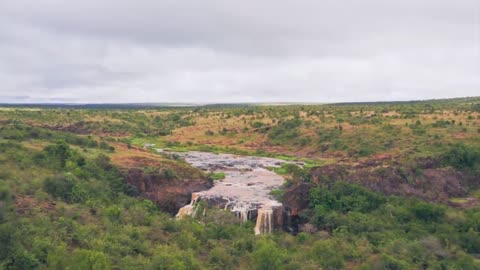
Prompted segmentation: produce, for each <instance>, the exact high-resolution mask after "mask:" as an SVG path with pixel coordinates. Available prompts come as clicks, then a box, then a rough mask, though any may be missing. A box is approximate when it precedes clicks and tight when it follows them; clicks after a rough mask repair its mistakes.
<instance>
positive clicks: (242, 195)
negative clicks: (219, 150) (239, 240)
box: [158, 149, 301, 234]
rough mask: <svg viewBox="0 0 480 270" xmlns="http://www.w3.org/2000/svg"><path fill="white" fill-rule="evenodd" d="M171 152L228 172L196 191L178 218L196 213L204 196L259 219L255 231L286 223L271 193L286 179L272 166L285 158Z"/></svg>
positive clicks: (201, 165) (204, 166)
mask: <svg viewBox="0 0 480 270" xmlns="http://www.w3.org/2000/svg"><path fill="white" fill-rule="evenodd" d="M158 151H159V152H164V151H163V150H160V149H159V150H158ZM169 153H170V154H172V155H173V154H175V155H178V156H180V157H181V158H183V159H185V161H186V162H188V163H190V164H191V165H193V166H195V167H197V168H200V169H202V170H204V171H210V172H223V173H225V179H223V180H219V181H215V183H214V186H213V187H212V188H211V189H208V190H205V191H201V192H196V193H193V194H192V200H191V203H190V204H188V205H186V206H184V207H182V208H181V209H180V210H179V212H178V214H177V218H182V217H183V216H185V215H195V214H196V213H195V204H196V203H197V202H198V201H200V200H203V201H206V202H207V203H208V204H209V205H214V206H217V207H221V208H224V209H225V210H230V211H232V212H234V213H235V214H236V215H237V216H238V217H239V218H240V219H241V220H242V221H247V220H252V221H254V222H256V226H255V233H256V234H262V233H270V232H272V231H273V230H275V229H276V228H278V227H281V226H283V225H284V220H285V214H284V209H283V206H282V204H281V203H280V202H278V201H277V200H275V199H274V198H273V197H272V196H271V195H270V192H271V191H272V190H273V189H276V188H279V187H280V186H281V185H282V184H283V181H284V179H283V177H282V176H280V175H278V174H276V173H275V172H273V171H271V170H269V168H272V167H280V166H281V165H282V163H284V162H286V161H283V160H279V159H274V158H267V157H254V156H238V155H231V154H214V153H206V152H197V151H191V152H185V153H181V152H175V153H173V152H169ZM300 165H301V164H300Z"/></svg>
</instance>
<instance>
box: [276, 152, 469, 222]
mask: <svg viewBox="0 0 480 270" xmlns="http://www.w3.org/2000/svg"><path fill="white" fill-rule="evenodd" d="M311 176H312V177H311V179H312V183H299V184H297V185H295V186H293V187H290V188H289V189H288V190H287V191H286V192H285V194H284V197H283V204H284V205H285V207H286V208H287V209H288V210H289V211H290V213H291V214H292V216H296V215H298V212H299V211H301V210H303V209H306V208H307V207H308V204H309V201H308V198H309V193H310V189H311V188H312V187H314V186H315V185H318V184H320V185H325V186H326V187H328V186H329V183H331V182H333V181H347V182H351V183H357V184H359V185H362V186H364V187H366V188H369V189H371V190H373V191H377V192H380V193H383V194H386V195H398V196H406V197H417V198H421V199H424V200H427V201H433V202H440V203H450V202H449V198H452V197H461V196H465V195H466V193H467V187H468V184H467V178H468V177H471V176H468V175H465V173H463V172H461V171H458V170H455V169H453V168H450V167H447V168H442V167H441V165H440V163H439V162H437V161H435V160H433V159H422V160H418V161H417V163H416V164H415V165H414V166H406V165H402V164H399V163H396V162H395V161H393V162H392V160H390V159H386V158H383V159H381V160H367V161H364V162H362V163H360V164H356V165H342V164H330V165H326V166H321V167H317V168H313V169H312V170H311ZM468 181H469V182H472V181H471V180H468ZM473 182H474V181H473Z"/></svg>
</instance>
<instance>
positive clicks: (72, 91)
mask: <svg viewBox="0 0 480 270" xmlns="http://www.w3.org/2000/svg"><path fill="white" fill-rule="evenodd" d="M0 82H2V83H1V85H0V102H102V103H103V102H182V103H183V102H200V103H213V102H336V101H375V100H409V99H426V98H442V97H455V96H474V95H477V96H478V95H480V2H479V1H478V0H459V1H450V0H448V1H447V0H435V1H434V0H424V1H414V0H403V1H384V0H365V1H353V0H350V1H347V0H340V1H338V0H335V1H333V0H326V1H315V0H306V1H291V0H286V1H273V0H264V1H243V2H242V1H240V2H239V1H236V2H234V1H220V0H218V1H213V0H204V1H170V0H162V1H153V0H152V1H147V0H143V1H142V0H140V1H118V0H116V1H114V0H104V1H93V0H84V1H75V2H73V1H68V2H65V1H60V0H42V1H29V0H16V1H1V2H0Z"/></svg>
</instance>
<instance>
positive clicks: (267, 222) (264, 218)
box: [255, 208, 273, 234]
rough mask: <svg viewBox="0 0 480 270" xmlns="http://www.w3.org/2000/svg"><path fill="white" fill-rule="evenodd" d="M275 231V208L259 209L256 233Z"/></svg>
mask: <svg viewBox="0 0 480 270" xmlns="http://www.w3.org/2000/svg"><path fill="white" fill-rule="evenodd" d="M272 231H273V209H272V208H260V209H258V216H257V223H256V224H255V234H264V233H271V232H272Z"/></svg>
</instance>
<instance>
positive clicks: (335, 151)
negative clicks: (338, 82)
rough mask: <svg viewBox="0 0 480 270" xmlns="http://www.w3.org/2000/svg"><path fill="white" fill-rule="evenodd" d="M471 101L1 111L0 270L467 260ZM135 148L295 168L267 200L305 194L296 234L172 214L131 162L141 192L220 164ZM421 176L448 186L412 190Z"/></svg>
mask: <svg viewBox="0 0 480 270" xmlns="http://www.w3.org/2000/svg"><path fill="white" fill-rule="evenodd" d="M479 108H480V99H479V98H467V99H453V100H432V101H422V102H402V103H376V104H375V103H374V104H369V103H366V104H330V105H292V106H232V107H229V106H216V107H215V106H213V107H208V106H207V107H199V108H171V109H167V108H152V107H148V108H137V109H132V108H129V109H118V108H81V109H72V108H24V107H8V108H0V269H285V270H287V269H480V256H479V254H480V234H479V232H480V211H479V203H478V202H479V200H480V196H479V195H478V194H479V187H480V180H479V179H480V110H479ZM145 143H155V144H156V147H160V148H170V149H174V150H183V151H187V150H203V151H211V152H229V153H239V154H250V155H262V156H275V157H281V158H283V159H288V160H302V161H305V162H307V165H306V166H304V167H301V166H298V165H295V164H284V165H282V166H281V167H280V168H275V169H273V170H274V171H275V172H277V173H279V174H281V175H283V176H284V177H285V179H286V181H285V185H284V187H283V188H282V189H277V190H274V191H272V196H275V197H276V198H278V199H279V200H285V201H289V202H290V203H291V201H292V200H293V201H294V202H296V201H295V200H297V201H302V200H305V201H307V202H308V203H306V205H305V207H304V208H303V209H298V216H296V219H295V220H294V221H293V223H295V224H296V225H298V227H299V230H298V231H295V232H294V233H289V232H287V231H281V230H279V231H277V232H275V233H274V234H271V235H262V236H255V235H254V234H253V233H252V232H253V226H254V224H253V223H252V222H251V221H249V222H247V223H245V224H240V221H239V220H238V219H237V218H236V217H235V215H234V214H232V213H230V212H228V211H223V210H220V209H215V208H212V207H209V206H207V205H205V204H203V203H201V204H200V206H199V207H202V208H204V209H205V213H206V214H205V215H200V216H199V217H196V218H190V217H187V218H185V219H183V220H180V221H179V220H175V219H174V218H173V217H172V215H171V213H166V212H163V211H161V210H160V205H156V204H155V203H154V202H152V201H151V200H148V199H147V198H149V197H148V196H149V195H150V194H146V193H148V192H146V191H145V190H140V189H139V187H138V186H134V185H132V184H131V183H129V182H128V181H127V178H128V177H129V176H130V175H129V174H128V173H129V172H130V171H129V169H132V168H133V169H138V171H139V173H142V174H143V175H146V176H145V178H146V179H147V180H148V181H146V182H145V183H147V184H146V186H147V187H145V189H147V188H148V185H149V184H151V183H153V182H154V181H156V180H158V179H160V180H161V181H164V182H162V183H166V184H168V188H170V189H171V190H175V188H180V187H182V186H183V185H185V184H186V183H187V181H193V180H194V179H196V178H202V177H205V179H206V178H208V177H210V178H211V179H213V180H221V179H223V178H224V177H225V174H224V173H221V172H217V173H213V174H210V175H205V174H203V173H202V172H201V171H199V170H197V169H195V168H192V167H191V166H189V165H188V164H186V163H185V162H184V161H182V160H181V159H176V158H175V157H173V158H169V157H167V156H165V157H164V156H161V155H159V154H158V153H156V152H154V151H151V150H150V149H143V145H144V144H145ZM152 157H154V158H152ZM344 167H345V168H344ZM336 170H338V171H336ZM136 176H137V175H133V176H131V177H133V178H134V177H136ZM432 179H435V181H437V182H436V183H431V182H428V181H431V180H432ZM134 180H135V179H134ZM160 180H159V181H160ZM457 180H458V181H457ZM149 181H151V182H149ZM395 181H397V182H395ZM422 181H423V182H422ZM452 183H453V184H452ZM302 185H303V186H302ZM422 185H427V186H422ZM428 185H431V186H428ZM433 185H435V186H440V185H443V186H445V187H446V189H448V188H452V189H454V192H453V191H452V192H451V193H449V192H445V194H446V195H442V196H447V197H446V198H443V197H440V198H437V197H434V196H433V195H432V194H427V195H428V196H423V197H422V195H424V194H423V193H422V192H427V193H428V192H429V191H430V190H433V191H436V189H434V187H433ZM304 186H305V187H308V188H309V189H308V192H307V193H306V194H303V193H299V194H300V195H298V194H295V193H293V194H294V195H296V196H292V195H290V194H291V193H292V190H293V191H294V190H295V188H298V187H304ZM443 186H442V187H443ZM162 187H163V186H162ZM400 187H401V188H403V189H404V190H406V191H407V192H408V193H407V195H405V196H404V194H399V193H395V191H396V189H398V188H400ZM433 191H432V192H433ZM142 192H143V193H142ZM392 194H397V195H396V196H394V195H392ZM430 195H432V196H430ZM434 195H435V194H434ZM448 196H449V197H448ZM430 198H436V199H430Z"/></svg>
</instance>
